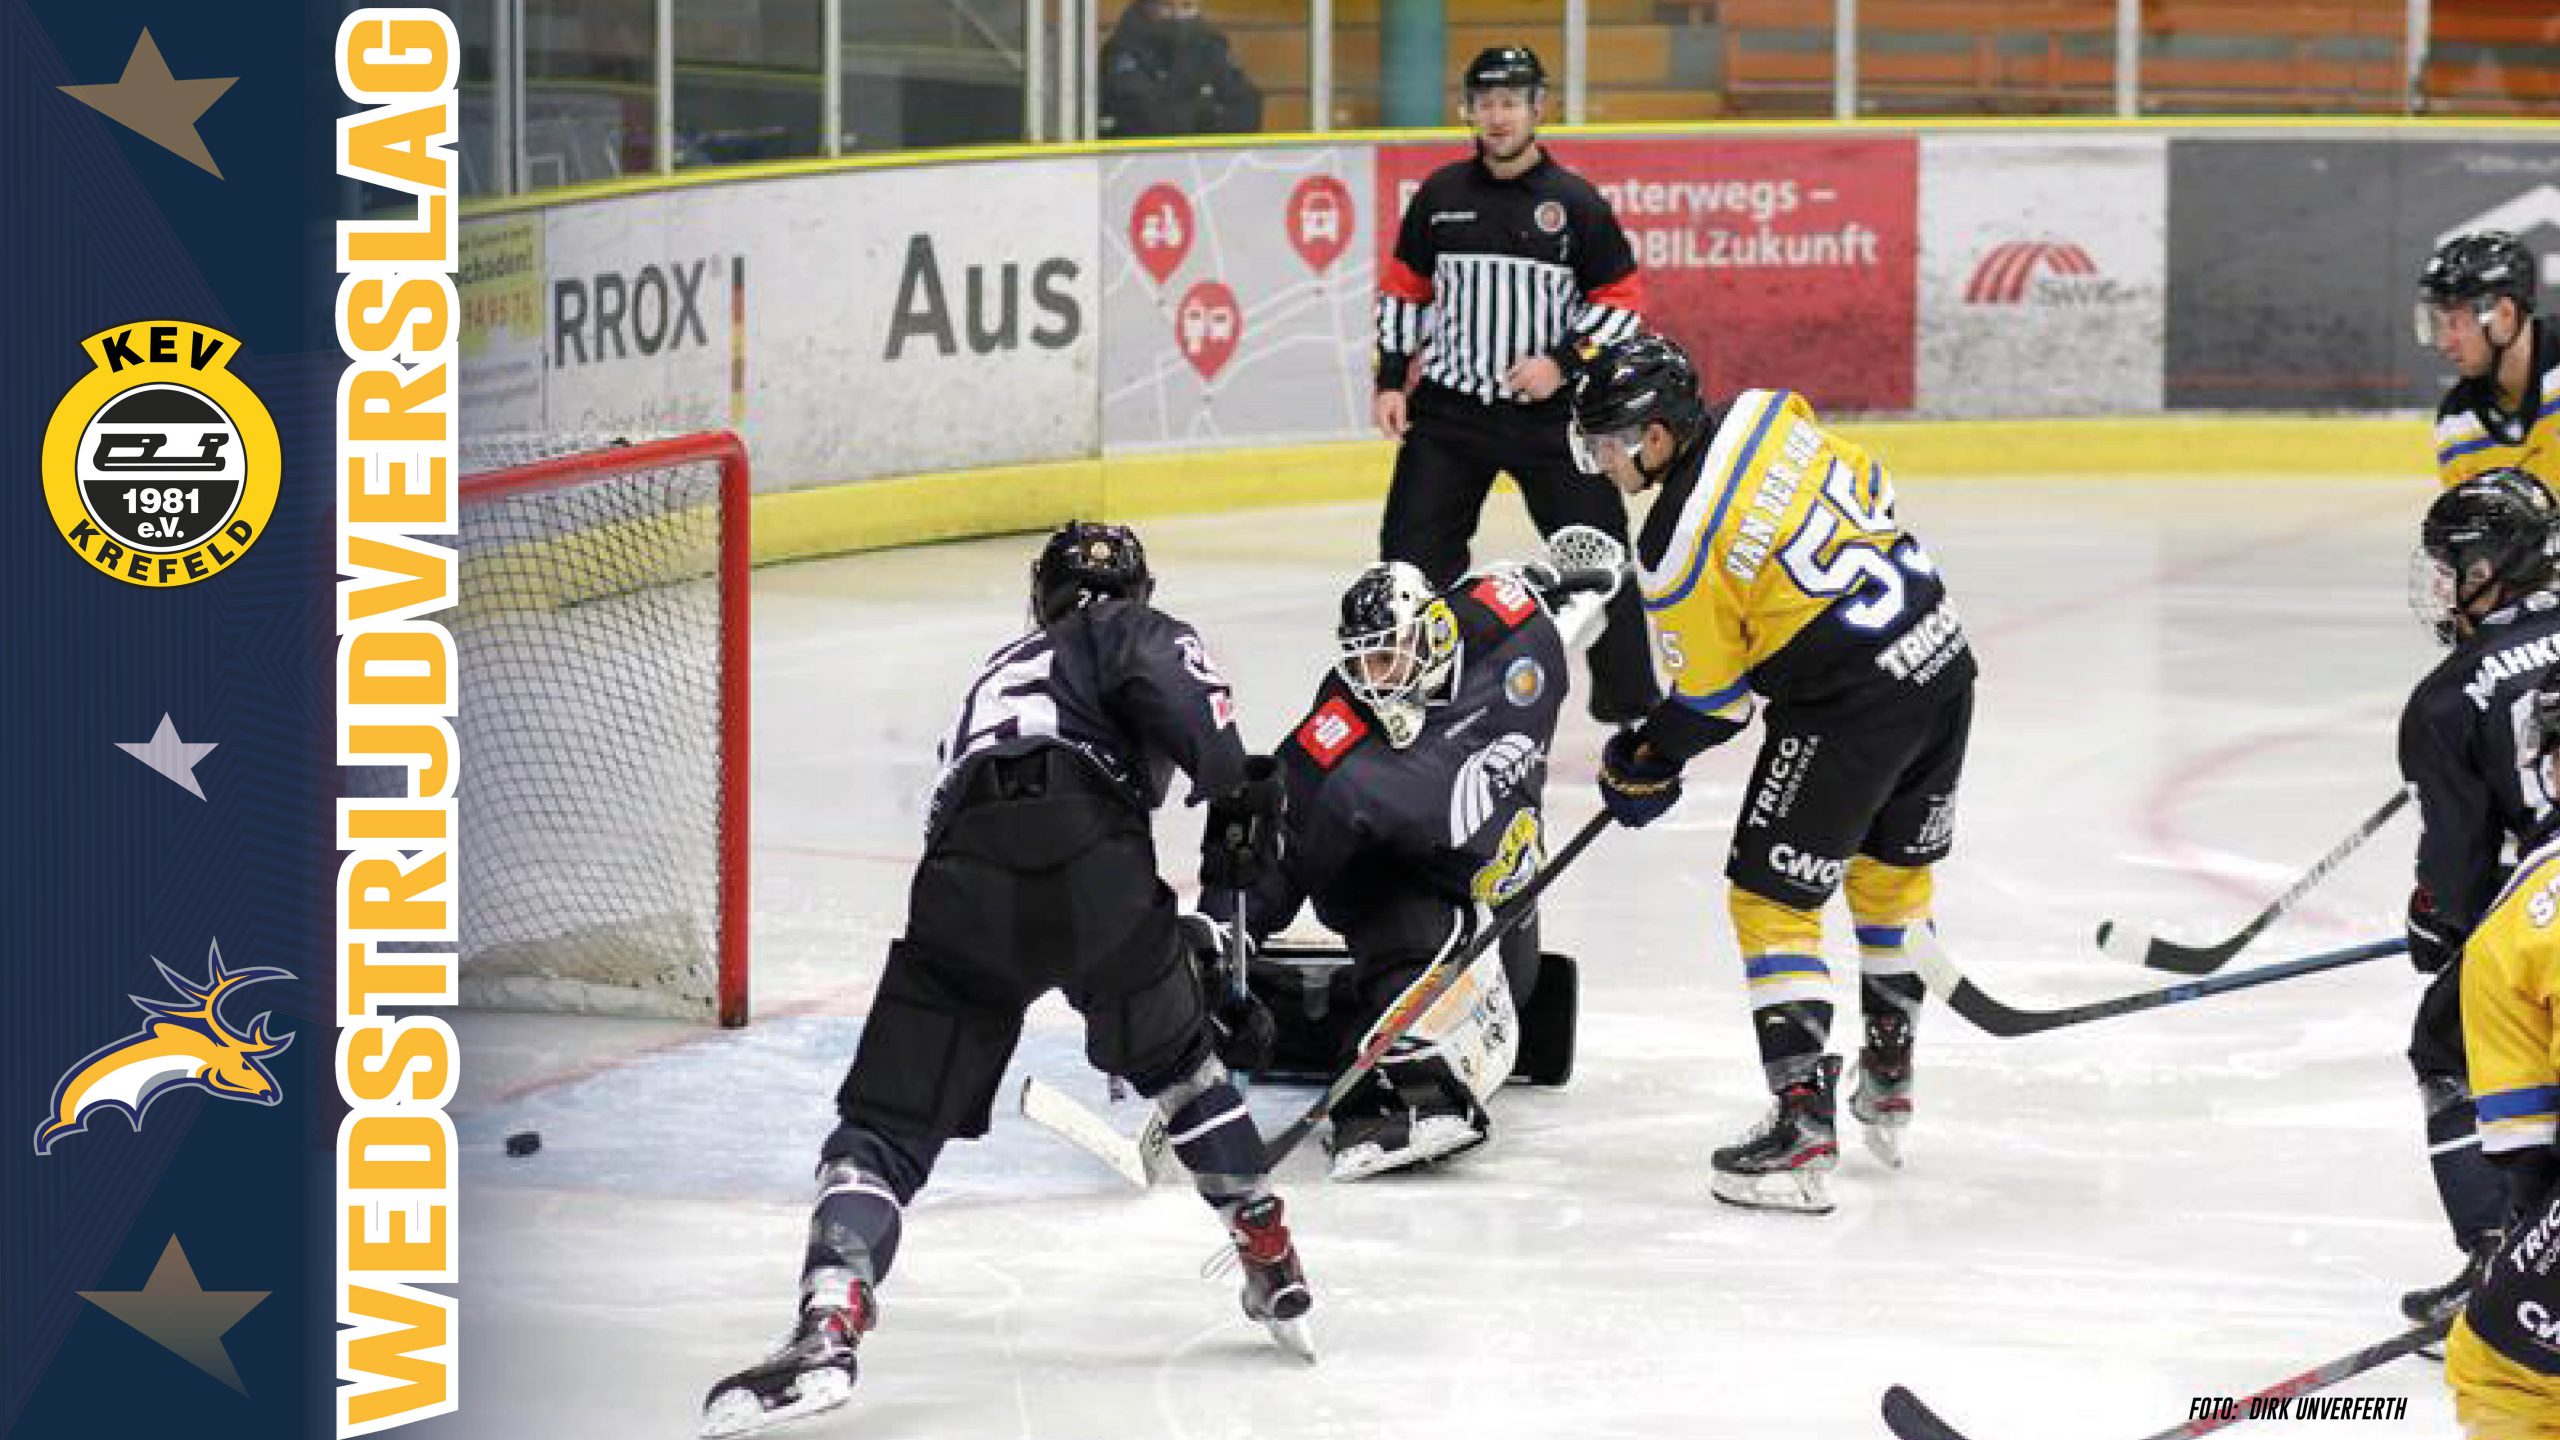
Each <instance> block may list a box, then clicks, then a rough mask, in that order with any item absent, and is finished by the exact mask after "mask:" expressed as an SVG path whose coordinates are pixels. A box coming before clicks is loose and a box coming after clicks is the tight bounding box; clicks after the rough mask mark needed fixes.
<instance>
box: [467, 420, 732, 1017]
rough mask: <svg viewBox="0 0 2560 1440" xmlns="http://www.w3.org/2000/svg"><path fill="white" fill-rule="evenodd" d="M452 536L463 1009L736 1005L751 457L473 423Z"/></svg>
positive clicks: (711, 1009)
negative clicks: (500, 431) (516, 437)
mask: <svg viewBox="0 0 2560 1440" xmlns="http://www.w3.org/2000/svg"><path fill="white" fill-rule="evenodd" d="M463 461H464V470H465V475H464V478H463V481H462V484H461V486H460V492H459V494H460V516H461V525H460V534H459V539H458V564H459V582H460V585H459V588H460V592H461V603H460V605H459V606H458V607H457V608H456V610H455V612H454V613H453V614H452V615H451V616H450V617H448V625H449V628H450V629H451V630H452V632H453V636H454V640H455V643H456V649H457V651H458V655H459V669H460V674H461V688H460V698H459V713H458V714H457V715H456V717H455V731H456V736H457V739H458V740H459V741H460V748H461V762H460V776H459V787H458V790H457V809H458V812H459V814H460V817H461V825H460V829H461V836H460V845H459V847H458V848H459V850H460V866H461V874H460V882H461V890H460V894H461V902H462V913H461V951H462V968H461V991H462V1001H463V1003H464V1004H466V1005H483V1006H490V1007H494V1008H504V1009H518V1010H528V1009H529V1010H573V1011H588V1012H595V1013H607V1014H624V1015H672V1016H684V1017H699V1018H702V1019H713V1018H716V1019H718V1020H719V1021H720V1023H722V1024H724V1025H742V1024H744V1023H746V1018H747V966H746V951H747V908H748V902H747V575H748V547H747V539H748V526H747V496H748V487H747V455H746V450H745V448H744V447H743V446H742V445H741V444H740V443H739V441H738V437H737V436H735V435H732V434H729V433H727V432H713V433H707V434H700V435H683V436H676V437H672V438H668V439H656V440H644V441H639V442H636V443H606V444H593V445H579V444H577V443H575V442H567V441H557V440H549V441H511V440H504V439H484V440H475V441H473V442H471V443H470V444H468V445H466V447H465V449H464V456H463Z"/></svg>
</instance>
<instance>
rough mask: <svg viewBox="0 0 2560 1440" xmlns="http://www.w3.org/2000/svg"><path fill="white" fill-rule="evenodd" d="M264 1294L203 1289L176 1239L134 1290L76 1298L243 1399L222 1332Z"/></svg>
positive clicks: (84, 1293)
mask: <svg viewBox="0 0 2560 1440" xmlns="http://www.w3.org/2000/svg"><path fill="white" fill-rule="evenodd" d="M267 1293H268V1292H266V1291H264V1290H207V1289H205V1288H204V1287H203V1286H201V1285H199V1284H197V1283H196V1271H195V1267H194V1266H192V1265H189V1264H188V1263H187V1252H186V1251H184V1250H182V1249H180V1248H178V1237H177V1236H175V1235H172V1236H170V1237H169V1248H167V1249H165V1250H163V1251H161V1252H160V1263H159V1264H157V1265H154V1266H152V1267H151V1278H150V1279H149V1280H147V1281H145V1282H143V1286H142V1288H141V1289H139V1290H83V1291H81V1292H80V1298H81V1299H83V1300H86V1301H88V1302H89V1303H90V1304H92V1305H95V1306H97V1307H98V1308H99V1309H101V1310H104V1311H106V1312H107V1313H108V1314H110V1315H113V1316H114V1317H116V1318H117V1319H119V1320H121V1321H123V1322H124V1323H126V1324H127V1325H130V1326H132V1327H133V1328H134V1329H136V1330H139V1331H141V1332H142V1333H143V1334H145V1335H148V1336H150V1337H151V1338H152V1339H154V1340H157V1341H158V1342H160V1343H161V1344H162V1345H165V1346H167V1347H168V1348H169V1350H170V1352H171V1353H172V1354H175V1355H176V1356H177V1357H178V1358H179V1359H181V1360H184V1361H186V1362H187V1363H188V1364H190V1365H193V1366H194V1367H196V1368H197V1369H199V1370H201V1371H203V1372H204V1373H206V1374H207V1375H210V1376H212V1377H213V1378H214V1379H216V1380H219V1381H221V1382H222V1383H223V1384H225V1385H228V1386H230V1387H231V1388H232V1389H234V1390H237V1391H239V1392H240V1393H241V1394H243V1395H246V1394H248V1393H249V1391H248V1388H247V1387H246V1386H244V1385H242V1384H241V1383H240V1372H239V1371H237V1370H234V1369H232V1368H231V1352H230V1351H228V1350H225V1349H224V1348H222V1336H223V1332H225V1331H227V1330H229V1329H230V1328H231V1327H232V1326H234V1325H237V1324H239V1323H240V1317H241V1316H243V1315H246V1314H248V1313H249V1312H250V1311H252V1310H255V1309H256V1308H258V1302H259V1301H261V1300H264V1299H266V1298H267Z"/></svg>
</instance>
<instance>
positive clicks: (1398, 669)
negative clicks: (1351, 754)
mask: <svg viewBox="0 0 2560 1440" xmlns="http://www.w3.org/2000/svg"><path fill="white" fill-rule="evenodd" d="M1334 635H1335V639H1336V641H1337V642H1338V643H1339V645H1340V646H1341V652H1342V653H1341V655H1340V657H1339V658H1338V659H1336V660H1335V662H1334V667H1333V668H1334V673H1335V674H1338V675H1340V676H1341V677H1342V683H1343V684H1344V685H1345V686H1347V687H1349V689H1350V691H1351V693H1352V695H1353V696H1354V697H1355V698H1357V699H1358V700H1359V701H1360V703H1361V704H1363V705H1365V706H1367V707H1368V708H1369V713H1370V714H1372V715H1375V716H1376V717H1378V724H1379V727H1380V728H1381V729H1383V730H1384V731H1385V732H1386V736H1387V743H1388V744H1389V745H1392V746H1394V747H1395V748H1396V749H1398V750H1401V749H1403V748H1404V747H1406V746H1407V745H1410V744H1412V743H1413V741H1414V737H1415V736H1417V735H1420V734H1421V733H1422V721H1423V713H1424V710H1425V709H1426V708H1427V707H1428V706H1431V705H1433V704H1436V703H1438V702H1439V701H1441V700H1443V699H1446V698H1447V697H1448V694H1449V690H1450V681H1451V680H1452V678H1453V677H1454V676H1455V675H1456V673H1457V668H1458V617H1457V616H1455V615H1453V614H1451V613H1450V611H1449V604H1448V602H1447V601H1445V600H1442V599H1441V598H1440V597H1439V596H1437V595H1434V594H1433V593H1432V592H1431V582H1430V581H1428V580H1425V579H1424V578H1423V576H1422V572H1421V571H1420V570H1417V569H1415V568H1414V567H1413V566H1411V565H1408V564H1406V563H1405V562H1404V561H1402V560H1390V561H1387V562H1385V563H1383V564H1378V565H1372V566H1370V567H1369V568H1368V569H1366V570H1364V571H1362V572H1360V578H1359V579H1357V580H1354V581H1352V582H1351V588H1350V589H1348V590H1345V591H1343V592H1342V623H1341V625H1340V626H1339V627H1338V628H1337V629H1336V630H1335V632H1334Z"/></svg>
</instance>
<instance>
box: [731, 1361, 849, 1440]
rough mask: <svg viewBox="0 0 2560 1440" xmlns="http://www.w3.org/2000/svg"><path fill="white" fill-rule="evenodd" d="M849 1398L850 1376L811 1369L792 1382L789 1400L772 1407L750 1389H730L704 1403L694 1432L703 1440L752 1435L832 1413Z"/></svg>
mask: <svg viewBox="0 0 2560 1440" xmlns="http://www.w3.org/2000/svg"><path fill="white" fill-rule="evenodd" d="M852 1398H853V1377H852V1376H850V1375H847V1374H845V1373H844V1372H843V1371H841V1370H813V1371H811V1372H809V1373H808V1374H805V1375H802V1376H801V1377H800V1378H799V1379H798V1380H796V1381H794V1382H793V1383H792V1387H791V1394H790V1396H789V1398H787V1399H784V1400H782V1401H781V1403H779V1404H774V1405H767V1404H766V1403H765V1401H764V1399H763V1397H761V1396H759V1395H758V1394H757V1393H756V1392H755V1390H754V1389H752V1388H751V1387H748V1386H745V1385H738V1386H733V1387H730V1388H728V1389H724V1390H722V1391H720V1392H719V1393H718V1394H716V1395H714V1396H712V1397H711V1398H710V1399H709V1400H708V1401H706V1402H704V1404H703V1407H702V1429H701V1430H700V1431H699V1432H697V1433H699V1434H700V1435H701V1436H702V1437H703V1440H724V1437H727V1436H731V1435H752V1434H755V1433H757V1432H759V1431H763V1430H770V1429H772V1428H773V1427H774V1426H776V1425H781V1424H783V1423H785V1422H788V1421H792V1420H799V1419H803V1418H806V1417H808V1416H811V1415H815V1414H818V1413H819V1412H821V1411H825V1410H833V1409H834V1408H836V1407H837V1406H839V1405H842V1404H843V1403H844V1402H845V1401H847V1400H850V1399H852Z"/></svg>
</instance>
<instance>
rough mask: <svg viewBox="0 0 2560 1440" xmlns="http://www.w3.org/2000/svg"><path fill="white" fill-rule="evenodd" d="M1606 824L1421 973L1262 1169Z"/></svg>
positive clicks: (1275, 1163) (1525, 911) (1594, 820)
mask: <svg viewBox="0 0 2560 1440" xmlns="http://www.w3.org/2000/svg"><path fill="white" fill-rule="evenodd" d="M1608 825H1609V812H1608V811H1606V810H1603V811H1601V812H1600V813H1599V814H1597V815H1594V816H1592V817H1591V818H1590V819H1589V820H1588V821H1586V822H1584V824H1583V827H1582V828H1581V829H1580V830H1577V831H1575V832H1574V835H1573V838H1572V839H1571V840H1568V841H1566V842H1565V846H1564V849H1562V850H1560V851H1558V852H1556V857H1555V858H1554V859H1553V860H1550V861H1548V862H1547V866H1546V868H1545V869H1543V870H1540V871H1539V872H1538V874H1537V877H1536V878H1535V879H1533V880H1531V881H1530V882H1529V883H1528V884H1527V885H1525V886H1522V887H1521V890H1520V893H1519V894H1517V895H1514V896H1512V897H1511V900H1510V902H1509V903H1508V904H1505V905H1504V906H1503V907H1502V908H1501V909H1499V910H1497V911H1495V912H1494V917H1493V923H1492V924H1490V925H1487V926H1486V927H1484V933H1483V934H1481V935H1478V936H1477V937H1476V938H1475V939H1474V940H1472V941H1470V942H1468V944H1467V947H1466V949H1465V950H1464V951H1462V952H1460V953H1459V954H1457V955H1453V956H1449V957H1447V958H1444V959H1442V960H1440V961H1439V962H1437V963H1436V964H1434V965H1433V966H1432V967H1431V969H1429V970H1427V971H1425V972H1424V973H1423V976H1422V978H1421V979H1420V980H1417V981H1415V982H1414V984H1413V987H1412V988H1411V989H1410V990H1407V991H1406V992H1405V996H1404V999H1403V1000H1402V1001H1401V1002H1400V1008H1398V1009H1396V1010H1393V1011H1391V1012H1389V1013H1388V1014H1387V1015H1385V1016H1383V1017H1381V1018H1380V1019H1379V1021H1378V1025H1377V1028H1376V1029H1375V1030H1373V1031H1372V1032H1370V1035H1369V1039H1368V1042H1367V1043H1366V1044H1364V1045H1362V1046H1361V1047H1360V1053H1359V1055H1358V1056H1356V1057H1355V1058H1354V1059H1353V1060H1352V1062H1351V1065H1350V1068H1348V1069H1346V1070H1344V1071H1343V1072H1342V1073H1341V1074H1340V1075H1337V1076H1335V1077H1334V1080H1333V1083H1332V1084H1331V1085H1328V1086H1326V1087H1325V1092H1324V1093H1323V1094H1322V1095H1319V1096H1317V1097H1316V1103H1314V1104H1313V1105H1310V1106H1308V1107H1307V1113H1305V1114H1304V1115H1301V1116H1299V1117H1298V1118H1297V1119H1296V1120H1293V1121H1291V1122H1290V1124H1289V1128H1288V1129H1286V1130H1283V1131H1281V1132H1280V1133H1279V1135H1277V1136H1276V1137H1274V1138H1273V1139H1272V1140H1271V1141H1270V1142H1268V1143H1267V1144H1266V1145H1265V1146H1264V1147H1263V1151H1262V1156H1263V1158H1262V1164H1263V1168H1264V1169H1266V1170H1277V1169H1279V1168H1280V1162H1281V1161H1282V1160H1285V1159H1287V1158H1288V1156H1289V1152H1290V1151H1292V1150H1295V1149H1297V1148H1298V1146H1299V1145H1301V1144H1303V1143H1304V1142H1305V1141H1306V1138H1307V1137H1308V1136H1309V1135H1312V1134H1314V1133H1315V1129H1316V1126H1317V1125H1319V1124H1321V1123H1323V1121H1324V1117H1325V1116H1326V1115H1328V1114H1331V1113H1332V1111H1333V1107H1334V1106H1336V1105H1338V1104H1340V1103H1341V1102H1342V1097H1343V1096H1345V1095H1348V1094H1350V1093H1351V1089H1352V1087H1353V1086H1355V1085H1357V1084H1359V1083H1360V1081H1361V1079H1362V1078H1363V1077H1365V1076H1366V1075H1368V1073H1369V1072H1370V1071H1371V1070H1373V1069H1376V1068H1377V1064H1378V1062H1379V1061H1380V1060H1382V1059H1384V1058H1386V1053H1387V1047H1389V1046H1391V1045H1393V1044H1395V1043H1396V1041H1398V1040H1400V1039H1402V1038H1404V1033H1405V1032H1406V1031H1407V1030H1410V1029H1412V1028H1413V1026H1414V1023H1415V1022H1416V1021H1418V1020H1420V1019H1421V1018H1422V1017H1423V1016H1424V1015H1425V1014H1427V1013H1429V1012H1430V1009H1431V1007H1432V1005H1433V1004H1435V1003H1436V1002H1438V1000H1439V999H1440V997H1441V996H1442V995H1444V994H1447V993H1448V991H1449V988H1450V987H1451V986H1453V985H1455V984H1457V983H1458V980H1459V977H1461V976H1463V975H1465V974H1466V973H1467V967H1468V966H1470V965H1472V964H1474V963H1475V960H1476V957H1477V956H1479V955H1482V954H1483V953H1484V952H1485V951H1487V950H1490V949H1492V948H1493V946H1494V945H1495V944H1496V943H1497V942H1499V941H1500V940H1501V939H1502V937H1503V936H1505V935H1507V934H1509V933H1511V931H1512V929H1513V928H1514V927H1515V926H1517V925H1519V924H1520V922H1521V921H1522V919H1524V918H1526V917H1527V916H1528V915H1530V914H1531V913H1533V912H1534V909H1535V907H1536V905H1537V900H1538V896H1539V895H1540V894H1542V893H1544V892H1545V890H1546V888H1547V886H1548V884H1549V883H1551V882H1552V881H1553V880H1554V879H1555V878H1556V877H1557V876H1558V875H1561V874H1563V873H1564V872H1565V867H1566V866H1569V865H1571V864H1572V863H1573V860H1574V857H1575V856H1577V855H1580V854H1581V853H1582V852H1583V851H1584V850H1586V849H1588V848H1589V847H1590V845H1591V842H1592V841H1593V840H1596V839H1598V838H1599V836H1600V832H1601V831H1602V830H1605V829H1607V828H1608Z"/></svg>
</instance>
